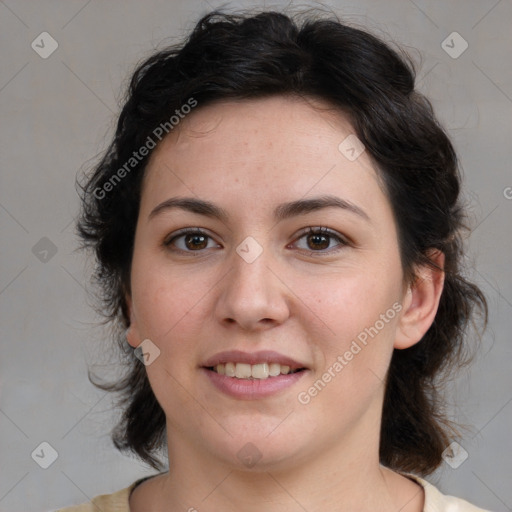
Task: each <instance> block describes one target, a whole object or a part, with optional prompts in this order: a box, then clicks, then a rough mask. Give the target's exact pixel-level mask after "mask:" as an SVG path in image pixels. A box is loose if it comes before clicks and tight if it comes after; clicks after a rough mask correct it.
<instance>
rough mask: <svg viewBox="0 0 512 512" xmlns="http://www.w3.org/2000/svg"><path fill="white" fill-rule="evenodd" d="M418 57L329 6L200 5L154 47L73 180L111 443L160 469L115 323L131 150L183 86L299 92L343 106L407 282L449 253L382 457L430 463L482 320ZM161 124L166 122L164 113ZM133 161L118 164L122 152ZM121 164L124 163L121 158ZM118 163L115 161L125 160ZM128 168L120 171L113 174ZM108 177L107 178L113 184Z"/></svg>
mask: <svg viewBox="0 0 512 512" xmlns="http://www.w3.org/2000/svg"><path fill="white" fill-rule="evenodd" d="M414 86H415V72H414V66H413V65H412V64H411V62H410V60H409V59H408V57H406V56H405V54H403V52H401V51H396V50H394V49H392V48H391V47H390V46H389V45H388V44H385V43H384V42H383V41H382V40H380V39H379V38H377V37H375V36H373V35H371V34H370V33H368V32H367V31H365V30H361V29H357V28H354V27H351V26H348V25H347V24H344V23H343V22H341V21H340V20H339V19H338V18H337V17H336V16H330V17H327V18H323V17H322V16H317V15H315V16H313V15H308V17H306V18H305V19H304V20H303V21H302V22H301V23H299V22H298V21H297V20H296V19H294V18H293V17H292V16H289V15H286V14H284V13H280V12H274V11H265V12H260V13H256V14H250V15H249V14H245V15H241V14H225V13H223V12H220V11H213V12H211V13H209V14H207V15H205V16H204V17H202V18H201V19H200V20H199V22H198V23H197V25H196V26H195V28H194V29H193V31H192V32H191V33H190V35H189V37H188V38H187V40H186V41H185V42H183V43H182V44H179V45H175V46H171V47H168V48H166V49H164V50H161V51H158V52H156V53H154V54H153V55H152V56H151V57H149V58H148V59H147V60H145V61H144V62H143V63H142V64H140V65H139V66H138V67H137V69H136V70H135V72H134V73H133V76H132V78H131V82H130V85H129V89H128V92H127V96H126V100H125V102H124V106H123V108H122V111H121V114H120V116H119V120H118V123H117V129H116V133H115V137H114V139H113V141H112V143H111V144H110V146H109V148H108V149H107V151H106V152H105V154H104V155H103V157H102V159H101V161H100V162H99V164H97V165H96V167H95V169H94V172H93V173H92V174H91V175H90V176H89V177H88V178H87V182H86V183H85V184H83V185H81V186H80V192H81V198H82V212H81V217H80V219H79V222H78V232H79V235H80V236H81V239H82V241H83V246H84V247H92V248H93V249H94V251H95V254H96V260H97V267H96V271H95V280H96V281H97V284H99V288H98V289H99V290H100V292H101V305H100V311H101V312H102V313H103V314H104V315H105V316H106V318H107V320H110V321H112V324H113V325H117V326H118V327H119V329H118V334H119V335H118V336H117V335H116V337H118V339H119V342H120V346H121V347H122V348H123V350H124V355H125V360H126V364H127V372H126V374H125V376H124V377H123V378H121V379H120V380H119V381H117V382H114V383H111V384H101V383H99V382H95V384H96V385H98V386H99V387H102V388H103V389H108V390H113V391H118V392H119V393H120V395H119V396H120V404H121V405H122V406H123V411H124V413H123V416H122V418H121V420H120V422H119V424H118V425H117V427H116V429H115V430H114V431H113V440H114V443H115V445H116V446H117V447H118V448H119V449H121V450H131V451H132V452H133V453H135V454H137V455H138V456H140V457H141V458H142V459H143V460H144V461H146V462H147V463H149V464H150V465H151V466H152V467H154V468H157V469H160V468H161V467H162V466H161V463H160V462H159V460H158V458H157V456H156V454H157V453H158V452H159V450H160V449H162V447H163V446H164V445H165V428H166V426H165V415H164V412H163V410H162V408H161V407H160V405H159V403H158V402H157V400H156V398H155V396H154V394H153V391H152V389H151V387H150V384H149V381H148V379H147V376H146V371H145V367H144V365H143V364H142V363H141V362H140V361H139V360H138V359H137V358H136V357H135V356H134V354H133V350H132V349H131V348H130V347H128V345H127V343H126V341H125V339H124V336H123V335H122V333H123V332H124V330H125V329H126V327H127V326H128V325H129V318H128V311H127V304H126V301H125V294H126V293H129V292H130V268H131V258H132V252H133V243H134V234H135V226H136V222H137V216H138V210H139V203H140V193H141V181H142V177H143V175H144V170H145V166H146V163H147V160H148V158H149V155H150V154H151V151H149V154H148V155H146V156H144V157H143V158H140V160H137V161H131V160H130V159H131V158H133V152H134V151H137V150H138V148H141V147H143V146H145V145H146V146H147V145H148V137H149V138H151V139H152V140H154V139H155V129H156V128H157V127H159V126H168V125H169V118H170V116H172V115H173V114H174V113H175V112H176V111H177V110H179V109H180V108H181V107H182V106H183V105H185V104H186V103H187V102H188V101H190V98H194V101H196V102H197V107H196V108H201V107H202V106H204V105H207V104H209V103H212V102H214V101H216V100H223V99H244V98H260V97H265V96H269V95H297V96H300V97H304V98H308V97H311V98H313V97H315V98H320V99H322V100H324V101H326V102H327V103H329V104H330V105H332V106H333V108H334V109H335V110H336V109H338V110H339V111H340V112H343V113H344V114H345V115H348V116H349V118H350V120H351V122H352V125H353V128H354V131H355V133H356V135H357V137H358V138H359V139H360V140H361V141H362V142H363V144H364V146H365V148H366V150H367V151H368V152H369V154H370V155H371V157H372V158H373V161H374V162H375V164H376V167H377V172H378V174H379V176H380V177H381V179H382V181H383V183H384V187H385V191H386V194H387V196H388V198H389V200H390V203H391V205H392V208H393V212H394V215H395V219H396V223H397V228H398V233H399V244H400V252H401V260H402V266H403V269H404V272H405V275H406V276H407V278H408V279H409V280H413V279H415V272H414V271H415V268H417V266H418V265H425V264H432V263H431V262H430V260H429V258H428V254H429V251H430V250H432V249H438V250H440V251H442V252H443V253H444V254H445V266H444V271H445V284H444V290H443V293H442V296H441V300H440V305H439V309H438V312H437V315H436V317H435V320H434V322H433V324H432V326H431V327H430V329H429V330H428V332H427V333H426V334H425V336H424V337H423V339H422V340H421V341H420V342H419V343H417V344H415V345H414V346H412V347H411V348H408V349H405V350H395V351H394V354H393V357H392V360H391V365H390V368H389V371H388V376H387V384H386V394H385V399H384V406H383V416H382V427H381V440H380V459H381V463H382V464H383V465H385V466H388V467H390V468H392V469H396V470H401V471H409V472H415V473H419V474H422V475H426V474H429V473H431V472H432V471H433V470H434V469H435V468H436V467H437V466H439V464H440V462H441V454H442V452H443V450H444V449H445V448H446V446H447V445H448V444H449V443H450V442H451V440H452V439H451V436H452V435H454V432H455V430H453V429H452V428H451V425H452V424H451V423H450V422H448V420H447V419H446V418H445V417H444V415H443V413H442V405H443V401H442V400H441V399H440V395H439V386H440V383H442V377H443V376H446V375H447V374H448V371H449V370H451V369H452V368H454V367H455V366H457V365H458V364H461V363H462V362H464V361H465V360H466V359H467V357H466V356H467V353H466V352H467V350H466V347H467V343H466V341H465V340H466V330H467V327H468V326H469V325H470V323H471V321H472V318H473V316H474V314H475V313H477V312H480V313H481V314H482V317H483V319H484V323H485V322H486V321H487V303H486V300H485V297H484V296H483V294H482V292H481V291H480V290H479V289H478V288H477V287H476V286H475V285H474V284H472V283H470V282H469V281H468V280H466V279H465V278H464V277H463V275H462V269H461V266H460V265H461V261H462V257H463V249H462V238H461V234H462V231H463V229H464V211H463V209H462V206H461V204H460V198H459V189H460V176H459V172H458V166H457V157H456V154H455V152H454V148H453V146H452V144H451V143H450V140H449V138H448V137H447V135H446V133H445V131H444V130H443V128H442V127H441V126H440V125H439V123H438V122H437V120H436V118H435V115H434V113H433V110H432V107H431V104H430V103H429V101H428V100H427V99H426V98H425V97H424V96H422V95H421V94H420V93H419V92H417V91H416V90H415V87H414ZM165 123H167V125H165ZM129 161H130V162H131V163H132V164H133V165H131V166H130V167H127V166H126V162H129ZM123 166H124V167H123ZM123 168H124V170H125V172H120V169H123ZM121 175H122V179H118V178H120V176H121ZM109 184H110V186H109Z"/></svg>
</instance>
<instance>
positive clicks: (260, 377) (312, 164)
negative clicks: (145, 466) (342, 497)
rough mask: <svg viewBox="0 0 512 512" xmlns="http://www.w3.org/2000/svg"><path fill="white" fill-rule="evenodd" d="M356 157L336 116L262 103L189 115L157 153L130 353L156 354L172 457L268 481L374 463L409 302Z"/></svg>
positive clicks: (384, 217)
mask: <svg viewBox="0 0 512 512" xmlns="http://www.w3.org/2000/svg"><path fill="white" fill-rule="evenodd" d="M315 104H316V105H317V106H322V104H321V103H318V102H316V103H315ZM323 106H324V107H325V105H323ZM178 130H179V131H178ZM347 137H349V138H348V139H347ZM356 142H357V140H355V139H354V135H353V130H352V129H351V126H350V124H349V123H348V122H347V121H346V120H345V119H344V118H343V116H342V115H341V114H340V113H336V114H334V113H333V112H327V111H323V112H322V111H320V110H318V109H315V108H313V107H312V106H311V105H309V104H308V103H306V102H304V101H300V100H298V99H292V98H285V97H271V98H265V99H258V100H251V101H247V100H245V101H238V102H235V101H229V102H222V103H216V104H214V105H210V106H205V107H201V105H200V104H199V105H198V107H197V109H196V110H195V111H192V112H191V113H190V114H189V115H188V116H187V117H185V118H184V119H183V120H182V121H181V122H180V125H179V126H178V127H176V128H175V129H174V131H173V132H171V133H170V134H169V135H168V136H167V137H166V138H165V139H164V140H163V142H162V143H161V145H160V146H159V147H157V148H156V149H155V151H154V153H153V155H152V156H151V158H150V161H149V163H148V166H147V174H146V176H145V181H144V184H143V191H142V197H141V205H140V212H139V218H138V223H137V228H136V236H135V247H134V253H133V263H132V275H131V296H130V298H129V305H130V312H131V328H130V330H129V332H128V340H129V342H130V344H131V345H132V346H134V347H135V346H137V345H139V344H140V343H141V342H142V341H143V340H150V342H148V341H146V342H145V343H144V344H143V347H144V350H145V351H146V353H148V356H147V357H148V358H149V359H148V363H149V364H148V365H147V366H146V369H147V373H148V377H149V380H150V383H151V386H152V388H153V390H154V392H155V395H156V397H157V399H158V401H159V403H160V404H161V406H162V408H163V409H164V411H165V414H166V417H167V427H168V436H169V439H168V441H169V449H170V452H172V453H176V452H180V451H181V453H186V452H187V451H188V453H190V452H193V451H197V453H200V454H201V456H202V457H203V458H204V457H211V458H212V460H217V461H219V460H221V461H223V462H225V463H226V464H227V465H231V466H233V465H236V466H239V467H243V466H244V465H245V466H246V467H253V465H255V464H257V467H274V468H278V467H280V466H283V467H285V465H289V464H295V463H296V462H298V461H300V460H306V459H307V458H311V457H314V456H317V455H319V454H321V453H324V454H325V453H335V452H336V450H343V453H344V455H345V456H346V457H350V456H351V455H350V453H353V454H355V452H356V451H357V453H358V454H359V455H360V454H361V453H364V452H365V451H366V450H367V451H369V452H372V453H373V452H374V451H375V447H376V443H378V434H379V422H380V416H381V407H382V400H383V392H384V380H385V375H386V371H387V369H388V366H389V362H390V358H391V354H392V351H393V346H394V344H395V343H396V339H397V336H398V333H399V331H400V329H401V320H400V319H401V317H402V315H403V312H404V310H405V308H406V307H407V306H406V304H405V303H404V300H405V301H406V302H407V297H408V296H409V294H408V293H406V291H407V287H406V286H404V282H403V271H402V267H401V262H400V254H399V247H398V240H397V230H396V226H395V222H394V219H393V215H392V210H391V206H390V203H389V201H388V199H387V198H386V196H385V194H384V193H383V190H382V189H381V187H380V186H379V182H378V179H377V174H376V172H375V170H374V168H373V166H372V162H371V160H370V158H369V156H368V154H367V153H366V152H365V151H363V152H362V153H361V154H360V155H359V156H357V154H358V152H359V150H360V147H359V146H357V144H356ZM340 144H341V145H340ZM356 157H357V158H356ZM184 198H187V199H188V201H187V202H186V203H182V206H181V207H180V206H179V205H178V206H177V205H174V206H173V205H172V204H171V200H172V201H175V200H176V199H180V200H183V199H184ZM326 198H328V201H327V199H326ZM324 199H326V201H325V205H323V206H322V203H321V201H320V200H324ZM335 201H337V203H338V206H333V203H334V202H335ZM203 202H205V203H206V202H207V203H208V206H202V205H201V203H203ZM196 203H197V204H196ZM194 205H195V206H194ZM326 205H327V206H326ZM219 212H221V213H222V216H219V215H217V214H218V213H219ZM320 228H322V231H323V232H320ZM198 229H199V230H200V231H201V232H202V233H199V234H198V233H196V234H194V232H195V231H197V230H198ZM180 230H187V231H190V232H191V233H189V234H186V233H185V234H183V233H182V232H179V231H180ZM308 231H312V232H311V233H310V232H308ZM158 351H159V352H158ZM251 363H252V364H251ZM217 365H220V366H217ZM287 366H288V367H290V371H294V370H299V371H297V372H294V373H288V374H287ZM226 373H227V374H228V375H226ZM233 373H235V376H233ZM276 373H279V375H278V376H277V375H274V374H276ZM249 375H250V376H251V377H250V378H249ZM265 377H266V378H265ZM358 441H360V443H358ZM347 446H352V447H353V448H352V449H351V450H352V452H350V451H347ZM354 456H355V455H354Z"/></svg>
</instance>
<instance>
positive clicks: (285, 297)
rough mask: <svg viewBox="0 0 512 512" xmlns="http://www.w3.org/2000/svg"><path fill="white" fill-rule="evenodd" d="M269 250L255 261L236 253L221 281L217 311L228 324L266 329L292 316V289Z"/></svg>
mask: <svg viewBox="0 0 512 512" xmlns="http://www.w3.org/2000/svg"><path fill="white" fill-rule="evenodd" d="M269 253H270V251H269V250H266V249H265V250H263V252H262V253H261V254H260V255H259V256H258V257H257V258H256V259H255V260H254V261H252V262H250V263H249V262H248V261H246V260H245V259H244V258H243V257H241V256H240V255H239V254H238V253H237V252H233V255H232V258H230V259H231V261H230V262H229V263H230V271H229V272H228V273H227V274H226V276H225V277H224V279H222V280H221V283H220V286H221V292H220V296H219V297H218V301H217V306H216V314H217V317H218V318H219V319H220V321H221V322H223V323H224V324H226V325H230V324H231V325H232V324H237V325H238V326H239V327H240V328H242V329H244V330H249V331H250V330H264V329H268V328H271V327H272V326H277V325H280V324H282V323H283V322H284V321H285V320H286V319H287V318H288V317H289V316H290V310H289V305H290V298H291V292H290V290H289V288H288V287H287V286H286V284H285V282H284V279H283V276H280V275H279V269H278V265H277V264H276V263H275V261H274V260H273V259H272V258H271V256H270V254H269Z"/></svg>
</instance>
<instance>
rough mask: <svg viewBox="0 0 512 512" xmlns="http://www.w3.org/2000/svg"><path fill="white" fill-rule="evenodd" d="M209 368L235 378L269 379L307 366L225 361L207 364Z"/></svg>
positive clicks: (298, 370)
mask: <svg viewBox="0 0 512 512" xmlns="http://www.w3.org/2000/svg"><path fill="white" fill-rule="evenodd" d="M205 368H206V369H207V370H210V371H213V372H215V373H218V374H219V375H224V376H226V377H232V378H235V379H248V380H251V379H259V380H263V379H268V378H273V377H279V376H280V375H289V374H292V373H298V372H301V371H304V370H305V369H306V368H295V369H292V368H291V367H290V366H288V365H284V364H279V363H258V364H247V363H231V362H229V363H224V364H217V365H216V366H206V367H205Z"/></svg>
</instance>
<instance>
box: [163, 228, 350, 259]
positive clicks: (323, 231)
mask: <svg viewBox="0 0 512 512" xmlns="http://www.w3.org/2000/svg"><path fill="white" fill-rule="evenodd" d="M185 235H200V236H204V237H207V238H209V239H212V237H211V236H210V235H209V234H208V233H206V232H205V231H203V230H202V229H201V228H194V229H191V228H184V229H180V230H179V231H176V232H175V233H174V234H173V236H172V237H171V238H168V239H166V240H165V241H164V244H163V245H164V246H165V247H166V248H170V250H172V251H173V252H181V253H187V254H191V255H194V256H201V254H200V253H202V252H203V251H204V250H203V249H199V250H197V251H190V250H187V251H185V250H184V249H176V248H173V247H171V246H172V244H173V242H174V241H175V240H177V239H178V238H181V237H183V236H185ZM308 235H324V236H328V237H330V238H334V239H336V240H337V241H338V242H339V245H340V247H338V248H337V249H330V250H329V249H321V250H319V251H312V250H309V251H308V250H306V249H302V251H303V252H306V253H307V254H308V255H310V256H323V255H327V254H329V255H331V254H333V253H336V252H338V251H340V250H341V249H342V248H343V247H344V246H347V245H350V244H349V242H348V241H347V240H346V239H345V238H343V237H342V236H341V235H339V234H337V233H336V232H334V231H332V230H330V229H329V228H326V227H323V226H319V227H308V228H306V230H305V231H303V232H302V233H301V234H300V235H299V237H298V238H297V239H296V241H297V240H300V239H301V238H304V237H306V236H308ZM194 253H198V254H194Z"/></svg>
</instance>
